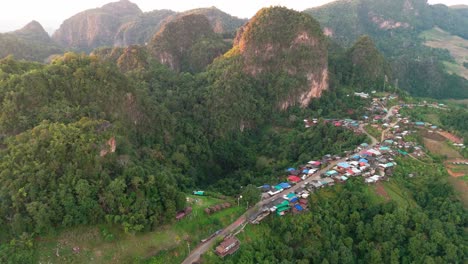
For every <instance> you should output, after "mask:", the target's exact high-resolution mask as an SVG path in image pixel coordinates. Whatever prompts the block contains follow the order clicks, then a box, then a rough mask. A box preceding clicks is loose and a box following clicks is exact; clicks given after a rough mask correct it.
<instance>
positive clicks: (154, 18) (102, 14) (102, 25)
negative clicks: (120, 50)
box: [52, 0, 246, 51]
mask: <svg viewBox="0 0 468 264" xmlns="http://www.w3.org/2000/svg"><path fill="white" fill-rule="evenodd" d="M188 14H198V15H204V16H206V17H207V18H208V20H209V22H210V24H211V27H212V28H213V30H214V31H215V32H216V33H221V34H223V33H230V34H231V35H234V34H235V31H236V30H237V28H239V27H240V26H242V25H243V24H244V23H245V22H246V20H244V19H239V18H236V17H233V16H230V15H228V14H226V13H224V12H222V11H221V10H219V9H217V8H215V7H211V8H200V9H194V10H190V11H186V12H182V13H177V12H174V11H170V10H155V11H152V12H146V13H144V12H142V11H141V10H140V8H139V7H138V6H137V5H136V4H133V3H131V2H129V1H128V0H121V1H119V2H115V3H110V4H106V5H104V6H102V7H101V8H96V9H90V10H86V11H83V12H81V13H78V14H76V15H74V16H72V17H71V18H69V19H67V20H65V21H64V22H63V23H62V25H61V26H60V28H59V29H58V30H57V31H56V32H55V33H54V34H53V36H52V38H53V39H54V40H55V41H57V42H58V43H60V44H61V45H63V46H65V47H68V48H71V49H75V50H84V51H91V50H93V49H95V48H98V47H102V46H128V45H133V44H139V45H144V44H145V43H148V42H149V41H150V40H151V39H152V37H153V36H154V35H155V34H156V33H157V32H158V31H159V29H160V28H161V26H162V25H164V24H165V23H168V22H170V21H172V20H174V19H176V18H177V17H180V16H184V15H188Z"/></svg>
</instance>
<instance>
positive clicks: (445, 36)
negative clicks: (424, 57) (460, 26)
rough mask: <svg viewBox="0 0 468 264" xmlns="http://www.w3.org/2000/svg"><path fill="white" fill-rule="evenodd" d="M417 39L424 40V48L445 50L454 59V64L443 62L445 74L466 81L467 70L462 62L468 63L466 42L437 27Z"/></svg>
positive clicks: (467, 44)
mask: <svg viewBox="0 0 468 264" xmlns="http://www.w3.org/2000/svg"><path fill="white" fill-rule="evenodd" d="M419 37H420V38H423V39H425V40H426V41H425V42H424V45H426V46H429V47H432V48H438V49H447V50H448V51H449V52H450V55H451V56H452V57H453V58H454V59H455V63H453V62H444V65H445V67H446V70H447V72H449V73H455V74H457V75H460V76H462V77H464V78H465V79H468V69H467V68H465V67H464V66H463V62H466V61H468V40H466V39H463V38H461V37H458V36H455V35H451V34H450V33H448V32H445V31H443V30H442V29H440V28H438V27H435V28H433V29H430V30H426V31H424V32H422V33H421V34H420V35H419Z"/></svg>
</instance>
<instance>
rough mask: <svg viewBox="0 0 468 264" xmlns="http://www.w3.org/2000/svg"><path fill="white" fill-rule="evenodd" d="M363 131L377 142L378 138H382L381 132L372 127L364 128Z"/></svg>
mask: <svg viewBox="0 0 468 264" xmlns="http://www.w3.org/2000/svg"><path fill="white" fill-rule="evenodd" d="M365 129H366V131H367V133H369V134H370V135H371V136H373V137H375V138H376V139H377V140H380V137H381V136H382V131H381V130H379V129H377V128H375V127H372V126H371V125H367V126H365Z"/></svg>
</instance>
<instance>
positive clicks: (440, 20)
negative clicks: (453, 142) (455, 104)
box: [304, 0, 468, 98]
mask: <svg viewBox="0 0 468 264" xmlns="http://www.w3.org/2000/svg"><path fill="white" fill-rule="evenodd" d="M465 11H466V10H465V9H463V8H459V9H451V8H448V7H447V6H445V5H429V4H428V3H427V0H396V1H384V0H377V1H374V0H372V1H371V0H352V1H336V2H332V3H329V4H327V5H324V6H320V7H316V8H312V9H308V10H305V11H304V12H306V13H308V14H310V15H311V16H313V17H314V18H315V19H317V20H318V21H319V22H320V23H321V26H322V28H323V30H324V32H325V34H327V35H328V36H329V37H330V38H331V39H333V40H334V41H337V42H338V44H340V45H342V46H343V47H350V46H352V45H353V44H354V43H355V41H357V40H358V38H359V37H360V36H362V35H369V36H370V37H371V38H372V39H373V40H374V41H375V44H376V47H377V48H378V49H379V51H381V52H382V53H383V55H384V56H385V57H387V59H388V60H389V62H390V64H391V66H392V67H391V68H392V71H393V73H394V74H393V78H391V79H389V81H390V82H391V83H392V84H393V85H394V86H398V87H400V88H402V89H405V90H407V91H409V92H410V93H411V94H413V95H415V96H430V97H436V98H443V97H463V98H466V97H468V81H467V80H466V79H465V78H463V77H461V76H458V75H456V74H451V73H452V72H453V71H450V70H449V69H448V68H446V66H444V64H443V63H442V62H443V61H448V62H452V61H453V60H454V59H453V58H452V56H451V55H450V53H449V52H448V51H447V50H444V49H432V48H429V47H427V46H424V45H423V42H424V40H423V39H421V38H419V34H420V33H421V32H423V31H426V30H429V29H432V28H433V27H436V26H437V27H439V28H441V29H443V30H445V31H447V32H450V33H452V34H454V35H457V36H460V37H462V38H464V39H467V38H468V32H467V31H466V30H467V28H468V19H467V16H465V15H464V14H465ZM448 72H450V73H448ZM415 77H416V78H415ZM377 88H378V87H376V89H377Z"/></svg>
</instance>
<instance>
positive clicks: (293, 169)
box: [288, 168, 296, 171]
mask: <svg viewBox="0 0 468 264" xmlns="http://www.w3.org/2000/svg"><path fill="white" fill-rule="evenodd" d="M295 170H296V169H295V168H289V169H288V171H295Z"/></svg>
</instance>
